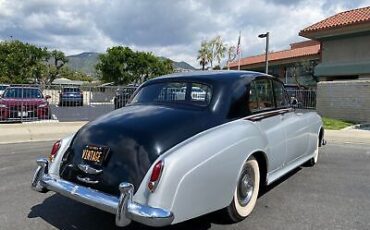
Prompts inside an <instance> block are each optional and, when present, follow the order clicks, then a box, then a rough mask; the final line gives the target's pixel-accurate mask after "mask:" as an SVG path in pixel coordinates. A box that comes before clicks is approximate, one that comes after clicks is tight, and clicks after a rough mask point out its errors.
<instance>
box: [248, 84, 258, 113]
mask: <svg viewBox="0 0 370 230" xmlns="http://www.w3.org/2000/svg"><path fill="white" fill-rule="evenodd" d="M249 110H250V111H251V112H255V111H257V110H258V96H257V90H256V84H255V83H254V81H253V82H251V84H250V87H249Z"/></svg>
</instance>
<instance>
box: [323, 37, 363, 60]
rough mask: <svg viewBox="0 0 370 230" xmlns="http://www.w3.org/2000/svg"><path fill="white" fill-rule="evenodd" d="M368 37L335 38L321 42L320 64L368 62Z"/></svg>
mask: <svg viewBox="0 0 370 230" xmlns="http://www.w3.org/2000/svg"><path fill="white" fill-rule="evenodd" d="M369 47H370V35H361V36H357V37H346V38H336V39H335V40H326V41H323V42H322V63H325V64H339V63H359V62H368V61H370V48H369Z"/></svg>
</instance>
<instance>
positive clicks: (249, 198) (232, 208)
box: [226, 157, 260, 222]
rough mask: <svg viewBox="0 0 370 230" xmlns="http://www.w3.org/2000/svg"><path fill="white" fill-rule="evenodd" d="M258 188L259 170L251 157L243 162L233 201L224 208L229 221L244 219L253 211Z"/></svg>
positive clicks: (255, 161)
mask: <svg viewBox="0 0 370 230" xmlns="http://www.w3.org/2000/svg"><path fill="white" fill-rule="evenodd" d="M259 188H260V170H259V165H258V162H257V160H256V159H255V158H254V157H251V158H249V159H248V160H247V162H245V164H244V166H243V170H242V172H241V175H240V177H239V180H238V183H237V187H236V189H235V192H234V197H233V201H232V202H231V204H230V205H229V206H228V207H227V208H226V214H227V219H228V220H230V221H231V222H238V221H241V220H244V219H245V218H246V217H247V216H249V214H251V212H252V211H253V209H254V207H255V205H256V202H257V197H258V192H259Z"/></svg>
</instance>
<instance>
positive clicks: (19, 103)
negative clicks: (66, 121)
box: [0, 86, 51, 121]
mask: <svg viewBox="0 0 370 230" xmlns="http://www.w3.org/2000/svg"><path fill="white" fill-rule="evenodd" d="M49 98H50V96H46V97H44V96H43V95H42V92H41V90H40V89H39V88H36V87H19V86H18V87H8V88H6V90H5V91H4V94H3V96H2V98H1V99H0V121H8V120H37V119H50V118H51V111H50V106H49V102H48V101H47V99H49Z"/></svg>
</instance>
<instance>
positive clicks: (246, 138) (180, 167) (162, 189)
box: [49, 110, 322, 224]
mask: <svg viewBox="0 0 370 230" xmlns="http://www.w3.org/2000/svg"><path fill="white" fill-rule="evenodd" d="M259 115H260V114H259ZM262 115H263V114H262ZM321 127H322V121H321V118H320V116H319V115H318V114H317V113H316V112H313V111H312V112H307V111H306V112H300V111H293V110H290V111H288V112H285V113H281V114H278V115H275V116H270V117H267V118H263V119H261V120H258V121H251V120H249V119H248V117H247V118H243V119H238V120H234V121H231V122H228V123H225V124H223V125H220V126H217V127H214V128H211V129H208V130H206V131H203V132H201V133H199V134H197V135H195V136H193V137H191V138H189V139H187V140H185V141H183V142H181V143H180V144H178V145H176V146H174V147H173V148H171V149H170V150H168V151H167V152H166V153H164V154H162V155H161V156H160V157H159V158H158V159H157V161H156V162H158V161H160V160H162V161H164V162H165V167H164V169H163V172H162V176H161V179H160V182H159V184H158V187H157V188H156V190H155V192H153V193H152V192H150V191H149V189H148V188H147V184H148V181H149V178H150V173H151V171H152V167H153V166H154V165H155V164H156V162H154V163H153V165H152V167H151V168H150V169H149V170H148V172H147V174H146V176H145V177H144V179H143V181H142V183H141V185H140V187H139V188H138V190H137V192H136V193H135V194H134V196H133V197H132V200H133V201H134V202H137V203H140V204H143V205H148V206H151V207H157V208H162V209H165V210H169V211H171V212H172V213H173V214H174V220H173V222H172V224H175V223H179V222H182V221H185V220H188V219H191V218H194V217H197V216H200V215H203V214H206V213H209V212H212V211H216V210H219V209H222V208H224V207H226V206H228V205H229V204H230V203H231V201H232V198H233V194H234V190H235V188H236V184H237V179H238V177H239V174H240V172H241V170H242V166H243V164H244V162H245V161H246V160H247V159H248V158H249V157H250V156H251V155H252V154H254V153H259V154H263V155H264V157H265V158H266V164H267V178H266V183H267V184H270V183H272V182H273V181H275V180H277V179H278V178H280V177H281V176H283V175H285V174H286V173H288V172H289V171H291V170H292V169H294V168H296V167H298V166H300V165H301V164H303V163H304V162H306V161H307V160H309V159H310V158H312V157H313V156H314V155H315V153H316V152H317V147H318V141H319V138H318V136H319V132H320V129H321ZM72 138H73V135H71V136H69V137H67V138H65V139H62V145H61V148H60V150H59V152H58V154H57V156H56V158H55V160H54V162H53V163H51V165H50V169H49V173H50V174H51V175H53V176H54V177H55V178H58V177H59V166H60V162H61V159H62V156H63V153H64V152H65V150H66V149H67V148H68V146H69V145H70V142H71V140H72Z"/></svg>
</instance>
